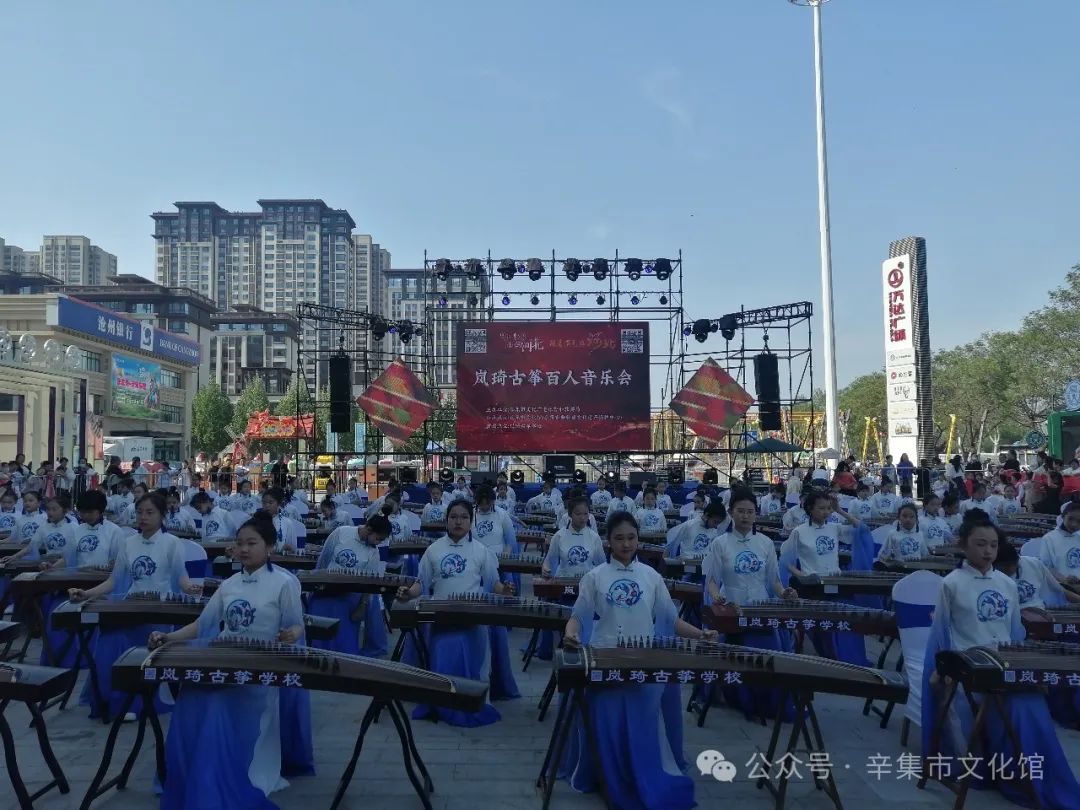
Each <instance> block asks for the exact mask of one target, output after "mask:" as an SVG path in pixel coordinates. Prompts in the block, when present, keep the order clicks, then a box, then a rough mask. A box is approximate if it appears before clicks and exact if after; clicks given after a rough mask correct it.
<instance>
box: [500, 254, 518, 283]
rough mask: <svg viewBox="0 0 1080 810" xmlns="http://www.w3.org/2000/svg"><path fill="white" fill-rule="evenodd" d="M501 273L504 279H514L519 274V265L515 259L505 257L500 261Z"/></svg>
mask: <svg viewBox="0 0 1080 810" xmlns="http://www.w3.org/2000/svg"><path fill="white" fill-rule="evenodd" d="M499 275H500V276H502V280H503V281H513V280H514V276H515V275H517V265H516V264H514V260H513V259H503V260H502V261H501V262H499Z"/></svg>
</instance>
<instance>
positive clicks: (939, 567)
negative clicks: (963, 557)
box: [874, 557, 959, 576]
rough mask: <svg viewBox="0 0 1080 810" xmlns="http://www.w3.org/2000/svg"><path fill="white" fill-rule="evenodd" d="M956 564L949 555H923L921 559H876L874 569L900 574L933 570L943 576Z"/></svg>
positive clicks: (957, 562) (952, 569)
mask: <svg viewBox="0 0 1080 810" xmlns="http://www.w3.org/2000/svg"><path fill="white" fill-rule="evenodd" d="M958 565H959V561H958V560H955V559H952V558H951V557H924V558H922V559H921V560H877V561H875V562H874V570H875V571H894V572H899V573H902V574H910V573H911V572H913V571H933V572H934V573H935V574H941V575H942V576H945V574H948V573H950V572H952V571H955V570H956V568H957V566H958Z"/></svg>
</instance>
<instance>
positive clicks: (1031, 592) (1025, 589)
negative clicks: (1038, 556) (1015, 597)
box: [1016, 579, 1035, 605]
mask: <svg viewBox="0 0 1080 810" xmlns="http://www.w3.org/2000/svg"><path fill="white" fill-rule="evenodd" d="M1016 590H1017V592H1018V593H1019V594H1020V604H1021V605H1022V604H1024V602H1030V601H1031V600H1032V598H1033V597H1034V596H1035V586H1034V585H1032V584H1031V583H1030V582H1028V581H1027V580H1026V579H1018V580H1016Z"/></svg>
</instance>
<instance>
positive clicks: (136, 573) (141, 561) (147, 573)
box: [131, 554, 157, 579]
mask: <svg viewBox="0 0 1080 810" xmlns="http://www.w3.org/2000/svg"><path fill="white" fill-rule="evenodd" d="M155 571H157V563H156V562H154V558H153V557H148V556H147V555H145V554H143V555H141V556H139V557H136V558H135V559H134V560H132V561H131V578H132V579H145V578H146V577H152V576H153V575H154V572H155Z"/></svg>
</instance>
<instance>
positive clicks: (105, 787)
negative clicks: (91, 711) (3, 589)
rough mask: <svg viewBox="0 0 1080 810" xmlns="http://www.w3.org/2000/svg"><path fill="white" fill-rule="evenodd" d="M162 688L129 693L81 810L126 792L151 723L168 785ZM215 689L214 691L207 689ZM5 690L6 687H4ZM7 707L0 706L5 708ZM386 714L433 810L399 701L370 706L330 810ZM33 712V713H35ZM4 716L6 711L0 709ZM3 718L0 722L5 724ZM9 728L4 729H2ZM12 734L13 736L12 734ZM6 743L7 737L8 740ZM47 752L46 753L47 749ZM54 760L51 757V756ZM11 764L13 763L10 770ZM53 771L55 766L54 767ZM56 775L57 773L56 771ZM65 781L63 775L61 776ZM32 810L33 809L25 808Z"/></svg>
mask: <svg viewBox="0 0 1080 810" xmlns="http://www.w3.org/2000/svg"><path fill="white" fill-rule="evenodd" d="M158 687H159V684H158V683H156V682H155V683H153V684H152V686H150V687H149V688H147V689H143V690H140V691H139V692H129V693H128V695H127V697H126V698H125V700H124V706H123V708H121V709H120V712H119V713H118V714H117V716H116V718H115V719H114V720H113V723H112V726H111V728H110V729H109V736H108V738H107V739H106V740H105V751H104V753H103V754H102V758H101V764H100V765H99V766H98V770H97V773H95V774H94V779H93V781H91V783H90V787H89V788H88V789H87V791H86V795H85V796H84V797H83V800H82V804H80V805H79V810H89V808H90V805H91V804H92V803H93V802H94V801H95V800H97V799H98V798H100V797H101V796H102V795H104V794H105V793H107V792H108V791H110V790H111V789H112V788H114V787H115V788H117V789H119V790H122V789H123V788H125V787H126V786H127V782H128V779H129V778H130V777H131V771H132V769H133V768H134V767H135V762H136V760H137V759H138V757H139V751H140V750H141V749H142V744H143V739H144V738H145V736H146V725H147V723H148V722H149V724H150V726H151V728H152V730H153V734H154V746H155V751H154V753H155V757H156V768H157V778H158V782H159V783H160V784H162V785H164V784H165V775H166V774H165V736H164V734H163V733H162V730H161V721H160V719H159V718H158V714H157V710H156V709H155V708H154V693H155V692H156V691H157V689H158ZM203 688H214V687H203ZM225 688H233V689H235V688H243V687H225ZM0 689H2V685H0ZM140 694H141V695H142V698H143V701H142V711H141V712H140V713H139V725H138V728H137V730H136V733H135V741H134V743H132V746H131V751H130V752H129V753H128V755H127V759H125V760H124V765H123V767H122V768H121V769H120V773H118V774H117V775H116V776H114V777H112V778H111V779H109V780H108V781H105V777H106V775H107V774H108V771H109V766H110V764H111V763H112V757H113V752H114V750H115V748H116V739H117V737H118V736H119V734H120V728H121V726H122V725H123V724H124V719H123V718H124V715H125V714H127V713H128V712H129V711H130V710H131V706H132V704H133V703H134V701H135V698H136V697H138V696H139V695H140ZM3 705H4V704H0V707H2V706H3ZM384 709H385V710H386V712H387V714H389V715H390V719H391V720H392V721H393V723H394V727H395V728H396V729H397V733H398V739H399V740H400V741H401V755H402V759H403V760H404V763H405V772H406V774H408V777H409V781H410V782H411V783H412V786H413V788H414V789H415V790H416V795H417V796H419V797H420V801H421V802H422V803H423V805H424V809H425V810H433V806H432V804H431V794H432V793H434V792H435V788H434V785H433V784H432V782H431V775H430V774H429V773H428V770H427V768H426V767H425V766H424V762H423V760H422V759H421V758H420V752H419V751H418V750H417V748H416V740H415V738H414V737H413V732H412V724H411V723H410V722H409V715H408V712H407V711H406V710H405V707H404V706H403V705H402V704H401V702H400V701H398V700H387V699H385V698H379V697H372V699H371V703H370V704H369V706H368V709H367V712H365V714H364V718H363V720H362V721H361V723H360V731H359V732H358V733H357V735H356V744H355V745H354V746H353V752H352V756H351V757H350V758H349V762H348V764H347V765H346V766H345V771H344V773H343V774H342V775H341V781H340V782H339V783H338V789H337V792H336V793H335V794H334V800H333V802H332V803H331V804H330V810H337V807H338V806H339V805H340V804H341V800H342V799H343V798H344V796H345V792H346V791H347V790H348V788H349V783H350V782H351V781H352V777H353V773H354V772H355V771H356V763H357V761H358V760H359V758H360V751H361V749H362V748H363V745H364V735H366V734H367V731H368V729H369V728H370V727H371V724H372V723H373V722H375V720H376V718H378V716H379V714H380V713H381V712H382V711H383V710H384ZM32 711H33V709H32ZM0 713H2V708H0ZM2 719H3V718H2V716H0V721H2ZM5 727H6V726H3V727H0V729H2V728H5ZM40 728H44V725H42V726H40ZM9 733H10V732H9ZM43 733H44V732H43V731H39V732H38V736H39V738H41V737H42V735H43ZM5 742H6V737H5ZM45 744H46V745H47V742H46V743H45ZM43 751H44V749H43ZM50 756H51V754H50ZM10 766H11V762H9V767H10ZM50 767H51V766H50ZM54 773H56V771H54ZM60 778H61V779H62V778H63V775H62V774H61V775H60ZM63 785H64V787H63V788H62V792H65V793H66V792H67V789H66V787H67V783H66V782H65V783H63ZM25 806H26V807H29V805H25Z"/></svg>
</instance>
